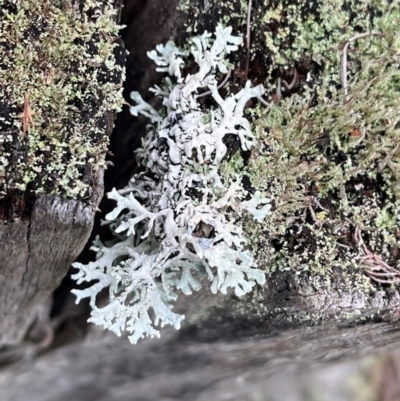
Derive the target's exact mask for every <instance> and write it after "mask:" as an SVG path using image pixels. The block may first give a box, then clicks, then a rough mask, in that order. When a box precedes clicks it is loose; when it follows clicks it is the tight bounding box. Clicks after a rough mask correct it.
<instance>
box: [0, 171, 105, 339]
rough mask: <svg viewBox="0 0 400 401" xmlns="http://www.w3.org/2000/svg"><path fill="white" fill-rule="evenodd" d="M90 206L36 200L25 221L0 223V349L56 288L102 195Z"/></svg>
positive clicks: (85, 236)
mask: <svg viewBox="0 0 400 401" xmlns="http://www.w3.org/2000/svg"><path fill="white" fill-rule="evenodd" d="M96 192H97V195H96V197H95V198H94V199H93V200H92V202H91V203H90V204H88V203H86V202H81V201H75V200H63V199H61V198H59V197H52V196H46V195H44V196H40V197H39V198H38V199H37V200H36V201H35V203H34V205H33V210H32V213H31V215H30V216H29V217H23V218H20V219H18V220H17V221H14V222H11V223H0V236H1V243H2V245H1V248H0V345H4V344H13V343H18V342H20V341H21V340H22V339H23V337H24V335H25V334H26V331H27V329H28V326H29V325H30V324H32V322H33V320H34V319H35V309H36V308H37V307H38V306H40V305H41V304H42V303H43V302H44V301H45V300H46V299H47V298H48V297H49V296H50V295H51V294H52V293H53V291H54V290H55V289H56V288H57V287H58V286H59V285H60V283H61V280H62V279H63V277H64V276H65V274H66V273H67V271H68V269H69V267H70V265H71V263H72V262H73V261H74V260H75V259H76V258H77V257H78V255H79V254H80V252H81V251H82V249H83V247H84V245H85V243H86V241H87V240H88V238H89V235H90V233H91V230H92V226H93V221H94V215H95V212H96V208H97V206H98V204H99V202H100V199H101V197H102V195H103V177H102V174H101V175H100V176H99V177H98V182H97V185H96Z"/></svg>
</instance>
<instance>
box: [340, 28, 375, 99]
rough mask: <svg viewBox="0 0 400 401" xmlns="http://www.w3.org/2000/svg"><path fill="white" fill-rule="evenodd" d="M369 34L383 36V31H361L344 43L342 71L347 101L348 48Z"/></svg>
mask: <svg viewBox="0 0 400 401" xmlns="http://www.w3.org/2000/svg"><path fill="white" fill-rule="evenodd" d="M368 36H383V33H381V32H364V33H360V34H358V35H354V36H353V37H351V38H350V39H349V40H348V41H347V42H346V44H345V45H344V48H343V56H342V68H341V71H340V75H341V79H342V88H343V91H344V97H345V101H346V102H347V101H348V100H349V96H348V87H347V53H348V48H349V45H350V43H351V42H354V41H356V40H358V39H362V38H365V37H368Z"/></svg>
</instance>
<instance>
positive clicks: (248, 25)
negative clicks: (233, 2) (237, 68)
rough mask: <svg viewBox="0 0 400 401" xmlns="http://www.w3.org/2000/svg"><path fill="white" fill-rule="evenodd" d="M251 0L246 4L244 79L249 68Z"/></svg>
mask: <svg viewBox="0 0 400 401" xmlns="http://www.w3.org/2000/svg"><path fill="white" fill-rule="evenodd" d="M251 1H252V0H249V3H248V5H247V28H246V51H247V54H246V69H245V75H244V76H245V80H246V81H247V78H248V76H249V68H250V20H251Z"/></svg>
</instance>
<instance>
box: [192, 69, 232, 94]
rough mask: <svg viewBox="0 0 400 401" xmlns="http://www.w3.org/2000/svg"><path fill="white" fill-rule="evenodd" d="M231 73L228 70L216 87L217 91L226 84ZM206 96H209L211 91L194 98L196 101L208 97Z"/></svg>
mask: <svg viewBox="0 0 400 401" xmlns="http://www.w3.org/2000/svg"><path fill="white" fill-rule="evenodd" d="M231 72H232V71H231V70H228V72H227V74H226V76H225V78H224V80H223V81H222V82H221V83H220V84H219V85H218V86H217V89H221V88H222V87H223V86H224V85H225V84H226V83H227V82H228V79H229V78H230V76H231ZM208 95H211V91H207V92H203V93H200V94H199V95H197V96H196V99H198V98H199V97H204V96H208Z"/></svg>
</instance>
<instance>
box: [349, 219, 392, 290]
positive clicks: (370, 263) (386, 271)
mask: <svg viewBox="0 0 400 401" xmlns="http://www.w3.org/2000/svg"><path fill="white" fill-rule="evenodd" d="M354 239H355V240H356V241H357V242H358V243H359V244H360V247H361V251H362V253H363V254H364V256H363V257H362V258H361V259H360V265H361V266H363V267H365V272H366V273H367V274H368V276H369V277H370V278H371V279H372V280H374V281H376V282H377V283H381V284H395V283H400V271H399V270H397V269H395V268H394V267H392V266H389V265H388V264H387V263H386V262H385V261H384V260H383V259H382V256H380V255H376V254H375V253H373V252H371V251H370V250H369V249H368V248H367V246H366V245H365V242H364V240H363V238H362V235H361V230H360V228H359V227H358V226H357V227H356V228H355V230H354ZM387 277H393V278H387Z"/></svg>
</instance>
